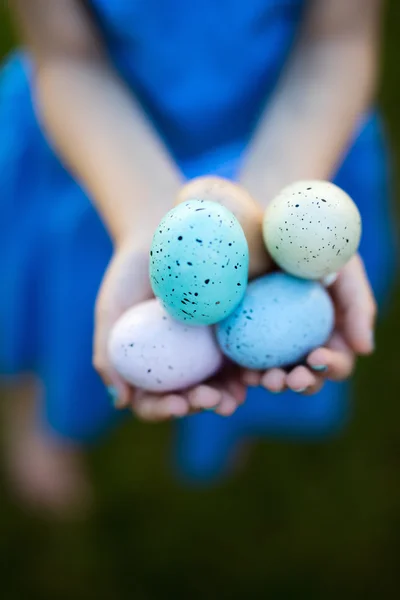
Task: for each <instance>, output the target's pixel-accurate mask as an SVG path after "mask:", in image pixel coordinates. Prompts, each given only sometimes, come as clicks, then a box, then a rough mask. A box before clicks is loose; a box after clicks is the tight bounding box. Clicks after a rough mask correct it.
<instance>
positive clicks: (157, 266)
mask: <svg viewBox="0 0 400 600" xmlns="http://www.w3.org/2000/svg"><path fill="white" fill-rule="evenodd" d="M248 265H249V251H248V246H247V242H246V237H245V235H244V233H243V229H242V228H241V226H240V224H239V222H238V221H237V219H236V218H235V217H234V215H233V214H232V213H231V212H229V210H227V209H226V208H224V207H223V206H220V205H219V204H216V203H215V202H209V201H205V200H191V201H188V202H184V203H183V204H180V205H179V206H176V207H175V208H173V209H172V210H171V211H170V212H169V213H167V215H166V216H165V217H164V219H163V220H162V221H161V223H160V225H159V226H158V228H157V230H156V232H155V234H154V238H153V243H152V247H151V251H150V280H151V285H152V288H153V291H154V294H155V296H157V297H158V298H159V299H160V300H161V302H162V304H163V305H164V307H165V309H166V310H167V311H168V312H169V314H170V315H171V316H173V317H174V318H175V319H178V320H179V321H184V322H186V323H188V324H192V325H211V324H214V323H217V322H218V321H221V320H222V319H224V318H225V317H227V316H228V315H229V314H230V313H231V312H232V311H233V310H234V308H235V307H236V306H237V305H238V304H239V302H240V301H241V299H242V298H243V295H244V293H245V290H246V284H247V277H248Z"/></svg>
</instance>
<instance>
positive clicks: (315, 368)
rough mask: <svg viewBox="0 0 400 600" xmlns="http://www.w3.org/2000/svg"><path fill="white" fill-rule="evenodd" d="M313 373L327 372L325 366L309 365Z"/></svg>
mask: <svg viewBox="0 0 400 600" xmlns="http://www.w3.org/2000/svg"><path fill="white" fill-rule="evenodd" d="M311 368H312V370H313V371H318V372H319V373H325V371H327V370H328V367H327V366H326V365H311Z"/></svg>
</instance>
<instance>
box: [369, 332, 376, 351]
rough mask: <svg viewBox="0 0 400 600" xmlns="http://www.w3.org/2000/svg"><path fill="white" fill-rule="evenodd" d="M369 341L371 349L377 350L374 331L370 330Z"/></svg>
mask: <svg viewBox="0 0 400 600" xmlns="http://www.w3.org/2000/svg"><path fill="white" fill-rule="evenodd" d="M369 343H370V347H371V350H375V336H374V332H373V331H370V332H369Z"/></svg>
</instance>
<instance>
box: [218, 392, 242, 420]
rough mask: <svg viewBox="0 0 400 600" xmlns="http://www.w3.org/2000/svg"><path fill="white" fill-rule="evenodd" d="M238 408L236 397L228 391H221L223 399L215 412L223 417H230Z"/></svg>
mask: <svg viewBox="0 0 400 600" xmlns="http://www.w3.org/2000/svg"><path fill="white" fill-rule="evenodd" d="M237 408H238V402H237V401H236V399H235V397H234V396H233V395H232V394H230V393H229V392H227V391H224V390H222V391H221V401H220V403H219V404H218V406H217V407H216V408H215V410H214V412H215V413H216V414H217V415H220V416H221V417H230V416H231V415H233V413H234V412H235V411H236V409H237Z"/></svg>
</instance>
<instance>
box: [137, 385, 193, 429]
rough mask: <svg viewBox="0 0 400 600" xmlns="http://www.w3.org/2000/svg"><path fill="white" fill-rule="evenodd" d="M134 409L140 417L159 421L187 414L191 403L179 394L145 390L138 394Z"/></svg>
mask: <svg viewBox="0 0 400 600" xmlns="http://www.w3.org/2000/svg"><path fill="white" fill-rule="evenodd" d="M132 410H133V412H134V413H135V414H136V415H137V417H138V418H139V419H142V420H143V421H150V422H154V423H157V422H160V421H166V420H169V419H171V418H173V417H183V416H185V415H187V414H188V412H189V403H188V401H187V400H186V398H185V397H184V396H180V395H178V394H168V395H166V396H158V395H156V394H150V393H145V392H144V393H137V394H136V396H135V398H134V400H133V402H132Z"/></svg>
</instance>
